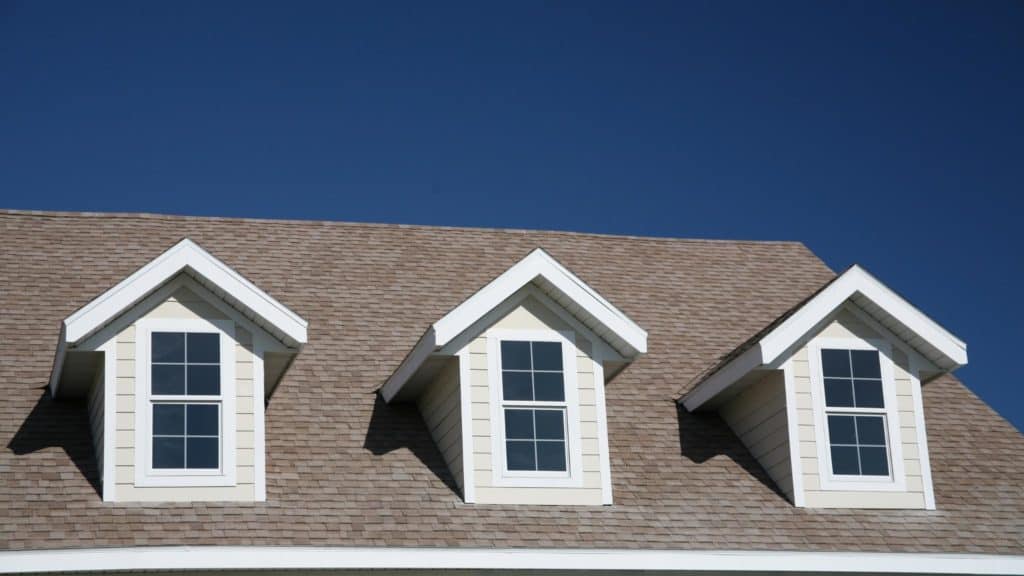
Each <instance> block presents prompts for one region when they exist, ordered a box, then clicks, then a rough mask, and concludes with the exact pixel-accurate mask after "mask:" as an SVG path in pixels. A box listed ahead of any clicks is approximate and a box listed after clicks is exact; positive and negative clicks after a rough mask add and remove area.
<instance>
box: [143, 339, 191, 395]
mask: <svg viewBox="0 0 1024 576" xmlns="http://www.w3.org/2000/svg"><path fill="white" fill-rule="evenodd" d="M154 336H155V334H154ZM150 376H151V380H152V382H151V383H150V384H151V386H152V389H153V394H175V395H178V394H184V393H185V365H184V364H153V366H152V367H151V371H150Z"/></svg>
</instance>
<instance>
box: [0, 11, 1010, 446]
mask: <svg viewBox="0 0 1024 576" xmlns="http://www.w3.org/2000/svg"><path fill="white" fill-rule="evenodd" d="M1022 103H1024V3H1022V2H999V1H995V0H988V1H985V2H975V1H963V2H945V1H939V0H924V1H920V2H881V1H875V2H840V1H824V2H823V1H818V0H815V1H810V2H763V1H755V2H730V1H713V2H696V1H693V2H690V1H682V0H679V1H675V2H654V1H644V2H617V3H602V2H594V1H587V2H525V1H519V0H517V1H515V2H507V3H496V2H478V1H474V2H465V3H436V2H421V1H417V2H409V3H403V2H395V1H388V2H376V1H375V2H370V1H366V2H362V3H344V2H322V3H320V2H283V1H282V2H275V3H261V2H251V1H246V2H233V3H232V2H181V1H173V2H123V3H114V2H77V1H76V2H50V1H43V0H40V1H33V2H11V1H9V0H0V206H3V207H8V208H33V209H54V210H102V211H148V212H166V213H176V214H200V215H225V216H258V217H272V218H313V219H330V220H356V221H375V222H403V223H422V224H450V225H468V226H501V227H518V228H547V229H560V230H578V231H590V232H606V233H617V234H646V235H658V236H680V237H707V238H748V239H772V240H775V239H786V240H800V241H802V242H804V243H806V244H807V245H808V246H809V247H810V248H811V249H812V250H814V251H815V252H816V253H817V254H818V255H819V256H821V257H822V258H823V259H824V260H825V261H826V262H827V263H828V264H829V265H830V266H832V267H833V268H834V269H836V270H841V269H843V268H845V267H846V266H848V265H849V264H851V263H854V262H857V263H860V264H862V265H863V266H865V267H866V268H867V269H868V270H870V271H871V272H872V273H874V274H875V275H877V276H878V277H879V278H880V279H881V280H882V281H884V282H886V283H887V284H889V285H890V286H891V287H893V288H895V289H896V290H897V291H899V292H900V293H901V294H903V295H905V296H906V297H907V298H908V299H909V300H910V301H911V302H913V303H914V304H915V305H917V306H919V307H920V308H921V309H923V310H924V311H925V312H926V313H928V314H929V315H931V316H932V317H933V318H935V319H936V320H938V321H939V322H940V323H941V324H943V325H944V326H946V327H948V328H949V329H950V330H951V331H952V332H953V333H955V334H957V335H958V336H960V337H961V338H963V339H964V340H966V341H967V343H968V353H969V355H970V365H969V366H968V367H966V368H964V369H962V370H961V371H960V372H959V375H960V377H961V378H962V379H963V380H964V381H965V382H966V383H967V384H968V385H969V386H970V387H971V388H972V389H973V390H974V391H975V392H977V393H978V394H979V395H980V396H981V397H982V398H984V399H985V400H987V401H988V402H989V403H990V404H992V405H993V406H994V407H995V408H996V409H997V410H998V411H999V412H1001V413H1002V414H1003V415H1004V416H1006V417H1007V418H1008V419H1010V420H1011V421H1012V422H1013V423H1014V424H1015V425H1016V426H1017V427H1018V429H1021V428H1024V392H1022V382H1021V380H1022V378H1021V376H1020V374H1021V371H1020V368H1019V367H1018V366H1017V361H1018V360H1019V359H1020V357H1021V354H1022V352H1021V344H1022V337H1021V333H1022V328H1021V326H1022V323H1024V304H1022V302H1024V299H1022V298H1021V297H1020V294H1019V293H1020V290H1021V286H1022V284H1024V257H1022V255H1021V250H1022V248H1024V241H1022V235H1021V229H1020V228H1021V226H1022V222H1024V218H1022V215H1021V209H1022V207H1024V201H1021V200H1020V199H1019V196H1020V194H1021V193H1022V192H1024V189H1022V184H1024V105H1022ZM15 248H16V247H11V246H6V247H4V249H7V250H10V249H15Z"/></svg>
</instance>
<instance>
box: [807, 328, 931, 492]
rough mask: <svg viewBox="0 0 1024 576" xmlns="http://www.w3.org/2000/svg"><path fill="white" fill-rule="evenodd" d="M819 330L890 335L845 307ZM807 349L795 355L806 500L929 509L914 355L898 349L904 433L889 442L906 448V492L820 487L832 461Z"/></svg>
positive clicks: (895, 368) (841, 334)
mask: <svg viewBox="0 0 1024 576" xmlns="http://www.w3.org/2000/svg"><path fill="white" fill-rule="evenodd" d="M820 335H821V336H824V337H828V338H846V337H851V336H856V337H859V338H865V339H885V338H883V337H882V336H881V335H880V334H878V333H877V332H875V331H874V330H872V329H871V328H870V327H868V326H867V325H865V324H864V323H863V322H862V321H860V320H859V319H858V318H857V317H856V316H854V315H853V314H851V313H849V312H845V311H844V312H842V313H840V314H839V316H837V317H836V319H835V320H834V321H833V322H832V323H831V324H829V325H828V326H826V327H825V328H824V329H823V330H822V331H821V334H820ZM808 354H809V352H808V349H807V347H806V346H805V347H803V348H801V349H800V350H799V351H798V352H797V353H796V354H795V355H794V356H793V376H794V387H795V391H796V396H797V407H798V410H797V415H798V422H799V427H798V436H799V438H800V460H801V465H800V470H801V472H802V474H803V483H804V494H805V503H806V505H807V506H808V507H821V508H836V507H853V508H858V507H859V508H924V505H925V500H924V483H923V481H922V476H921V461H920V458H919V450H918V445H917V427H916V423H915V414H914V402H913V396H912V386H913V382H912V381H911V378H910V371H909V360H908V358H907V356H906V354H904V353H903V352H901V351H899V350H895V349H894V350H893V358H892V360H893V375H894V381H895V387H896V401H897V406H898V410H899V412H898V417H899V420H900V428H899V438H896V439H890V442H900V445H901V448H902V450H903V466H904V470H905V474H906V480H907V485H906V490H905V491H903V492H869V491H841V490H821V482H820V474H824V473H826V472H827V471H826V470H823V469H822V468H821V467H823V466H827V463H826V462H819V461H818V447H817V441H816V439H815V420H814V412H813V409H812V403H811V386H812V383H811V376H810V364H809V359H808Z"/></svg>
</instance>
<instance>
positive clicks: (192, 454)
mask: <svg viewBox="0 0 1024 576" xmlns="http://www.w3.org/2000/svg"><path fill="white" fill-rule="evenodd" d="M187 440H188V451H187V453H186V454H187V456H188V461H187V462H186V463H185V464H186V465H187V466H186V467H187V468H217V467H219V466H220V465H219V464H218V462H217V461H218V459H219V458H218V454H217V450H218V445H219V444H220V442H219V440H218V439H217V438H188V439H187Z"/></svg>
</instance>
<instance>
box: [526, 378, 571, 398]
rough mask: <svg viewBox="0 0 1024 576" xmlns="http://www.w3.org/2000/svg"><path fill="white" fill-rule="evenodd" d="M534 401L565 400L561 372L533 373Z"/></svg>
mask: <svg viewBox="0 0 1024 576" xmlns="http://www.w3.org/2000/svg"><path fill="white" fill-rule="evenodd" d="M533 390H534V393H535V394H536V396H535V397H534V400H539V401H543V402H562V401H564V400H565V384H564V383H563V382H562V373H561V372H534V373H533Z"/></svg>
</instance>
